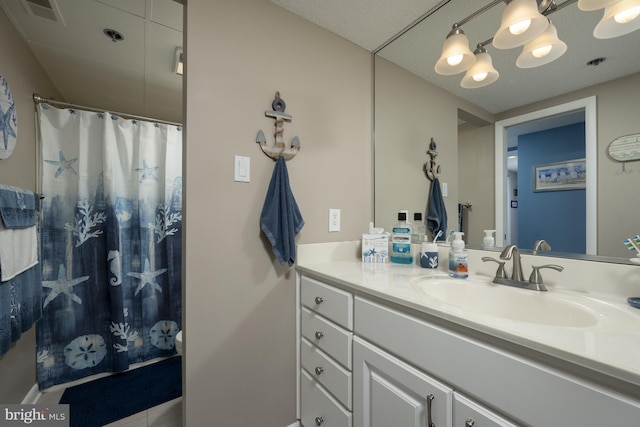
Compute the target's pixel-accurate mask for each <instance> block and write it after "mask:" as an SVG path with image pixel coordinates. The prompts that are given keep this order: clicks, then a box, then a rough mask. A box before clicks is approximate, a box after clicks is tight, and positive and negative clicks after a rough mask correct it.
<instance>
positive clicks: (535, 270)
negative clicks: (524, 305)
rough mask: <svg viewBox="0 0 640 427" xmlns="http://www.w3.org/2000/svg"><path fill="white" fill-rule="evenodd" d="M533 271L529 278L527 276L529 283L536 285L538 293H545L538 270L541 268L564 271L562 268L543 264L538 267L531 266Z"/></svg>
mask: <svg viewBox="0 0 640 427" xmlns="http://www.w3.org/2000/svg"><path fill="white" fill-rule="evenodd" d="M532 268H533V271H532V272H531V276H529V283H531V284H533V285H536V287H537V289H538V290H539V291H546V290H547V288H546V287H545V286H544V281H543V280H542V275H541V274H540V270H542V269H543V268H551V269H553V270H556V271H562V270H564V267H562V266H560V265H556V264H545V265H540V266H535V265H534V266H532Z"/></svg>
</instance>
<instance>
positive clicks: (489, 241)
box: [482, 230, 496, 249]
mask: <svg viewBox="0 0 640 427" xmlns="http://www.w3.org/2000/svg"><path fill="white" fill-rule="evenodd" d="M495 232H496V230H484V239H482V249H491V248H495V247H496V239H495V238H494V237H493V233H495Z"/></svg>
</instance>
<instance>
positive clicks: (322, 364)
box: [300, 338, 352, 410]
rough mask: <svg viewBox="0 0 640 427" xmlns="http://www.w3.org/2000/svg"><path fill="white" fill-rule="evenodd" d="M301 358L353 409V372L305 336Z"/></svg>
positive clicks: (334, 393)
mask: <svg viewBox="0 0 640 427" xmlns="http://www.w3.org/2000/svg"><path fill="white" fill-rule="evenodd" d="M300 359H301V362H300V363H301V365H302V367H303V368H304V369H306V370H307V372H308V373H309V374H310V375H311V376H312V377H313V378H315V379H316V380H317V381H318V382H320V384H322V385H323V386H324V387H325V388H326V389H327V390H329V391H330V392H331V394H333V395H334V396H335V397H336V398H337V399H338V400H339V401H340V403H342V404H343V405H344V406H346V407H347V409H349V410H351V408H352V402H351V396H352V393H351V384H352V382H351V372H349V371H347V370H346V369H344V368H343V367H342V366H340V364H339V363H337V362H336V361H334V360H333V359H332V358H330V357H329V356H327V355H326V354H325V353H323V352H322V350H320V349H319V348H318V347H316V346H315V345H313V344H311V343H310V342H309V341H307V340H306V339H304V338H302V340H301V344H300Z"/></svg>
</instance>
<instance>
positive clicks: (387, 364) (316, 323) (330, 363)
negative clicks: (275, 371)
mask: <svg viewBox="0 0 640 427" xmlns="http://www.w3.org/2000/svg"><path fill="white" fill-rule="evenodd" d="M316 277H323V279H322V280H320V279H318V278H316ZM298 286H299V309H298V313H299V316H300V321H299V332H300V337H299V343H300V348H299V359H298V360H299V365H300V372H299V374H300V384H299V387H300V393H299V399H300V400H299V411H300V413H299V416H300V419H301V423H302V425H303V426H304V427H314V426H315V427H321V426H322V427H326V426H330V427H333V426H336V427H337V426H339V427H351V426H354V427H390V426H393V427H395V426H398V427H412V426H421V427H424V426H426V427H430V426H429V423H432V425H433V426H435V427H515V426H535V427H538V426H562V427H574V426H575V427H596V426H598V427H600V426H605V425H606V426H640V399H638V397H637V394H625V393H623V392H621V391H616V390H614V389H613V388H611V387H609V383H608V382H607V379H606V378H602V379H601V381H599V382H595V381H594V380H592V378H593V377H592V375H593V373H592V372H590V371H584V369H585V368H581V367H580V366H577V365H576V366H573V365H571V366H569V368H570V370H571V373H569V372H566V370H564V369H561V368H560V367H559V366H565V365H563V364H562V363H556V362H555V359H554V357H553V356H551V355H547V354H538V356H537V357H535V358H534V357H531V355H530V354H529V353H528V352H527V349H523V348H522V347H517V346H515V344H511V343H509V342H506V341H502V340H501V339H499V338H496V337H491V336H486V335H483V334H478V333H476V332H475V331H473V330H469V329H468V328H461V327H460V326H458V325H456V324H455V323H452V322H450V321H448V320H443V319H439V318H437V317H434V316H433V315H429V314H426V313H423V312H421V311H420V310H419V309H417V308H416V305H415V304H413V306H412V305H411V304H405V303H403V302H399V301H397V300H394V299H393V298H389V299H387V298H385V295H384V293H382V292H380V291H375V292H372V293H370V292H368V290H367V289H366V288H364V287H363V286H357V285H355V286H350V285H349V282H348V281H345V280H344V279H342V280H336V283H335V285H333V282H332V281H330V280H327V276H326V275H323V276H314V275H313V274H311V272H310V273H307V272H304V271H303V272H298ZM583 371H584V372H583Z"/></svg>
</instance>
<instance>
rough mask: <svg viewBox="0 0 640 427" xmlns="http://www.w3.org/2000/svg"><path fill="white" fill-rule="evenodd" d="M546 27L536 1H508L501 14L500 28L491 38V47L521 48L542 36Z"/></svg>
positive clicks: (546, 24)
mask: <svg viewBox="0 0 640 427" xmlns="http://www.w3.org/2000/svg"><path fill="white" fill-rule="evenodd" d="M548 25H549V21H548V20H547V18H546V17H545V16H544V15H543V14H542V13H540V11H539V10H538V3H537V2H536V0H510V1H509V2H508V4H507V8H506V9H505V10H504V12H503V14H502V22H501V24H500V28H499V29H498V31H497V32H496V34H495V36H493V46H494V47H495V48H497V49H512V48H514V47H518V46H522V45H524V44H525V43H527V42H528V41H530V40H533V39H534V38H536V37H537V36H539V35H540V34H542V32H543V31H544V30H545V29H546V28H547V26H548Z"/></svg>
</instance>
